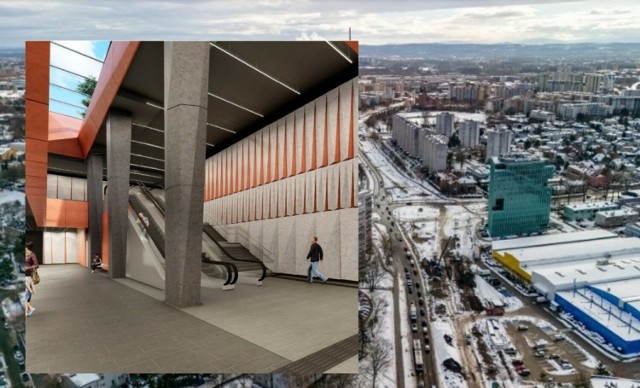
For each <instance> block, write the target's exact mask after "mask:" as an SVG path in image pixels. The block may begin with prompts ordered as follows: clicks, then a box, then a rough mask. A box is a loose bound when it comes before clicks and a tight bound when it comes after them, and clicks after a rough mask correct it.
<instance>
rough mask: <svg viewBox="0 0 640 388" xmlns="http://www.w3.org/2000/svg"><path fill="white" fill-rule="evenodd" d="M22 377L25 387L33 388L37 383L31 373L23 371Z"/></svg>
mask: <svg viewBox="0 0 640 388" xmlns="http://www.w3.org/2000/svg"><path fill="white" fill-rule="evenodd" d="M20 379H21V380H22V386H23V387H25V388H33V387H35V384H34V383H33V379H32V378H31V375H30V374H29V373H21V374H20Z"/></svg>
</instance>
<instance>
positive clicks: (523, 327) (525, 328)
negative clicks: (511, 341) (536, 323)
mask: <svg viewBox="0 0 640 388" xmlns="http://www.w3.org/2000/svg"><path fill="white" fill-rule="evenodd" d="M527 330H529V326H527V325H518V331H527Z"/></svg>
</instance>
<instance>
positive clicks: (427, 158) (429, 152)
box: [421, 135, 449, 172]
mask: <svg viewBox="0 0 640 388" xmlns="http://www.w3.org/2000/svg"><path fill="white" fill-rule="evenodd" d="M447 143H448V139H447V138H446V137H445V136H444V135H427V136H425V137H424V139H423V141H422V142H421V144H422V149H421V157H422V165H423V166H424V167H426V168H427V169H428V170H429V171H430V172H439V171H443V170H445V169H446V168H447V153H448V150H449V148H448V147H447Z"/></svg>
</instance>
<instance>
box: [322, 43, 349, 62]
mask: <svg viewBox="0 0 640 388" xmlns="http://www.w3.org/2000/svg"><path fill="white" fill-rule="evenodd" d="M325 42H327V44H328V45H329V46H331V48H333V49H334V50H336V51H337V52H338V54H340V55H341V56H342V58H344V59H346V60H347V62H349V63H353V60H352V59H351V58H349V57H348V56H346V55H345V53H343V52H342V51H340V50H339V49H338V48H337V47H336V46H335V45H334V44H333V43H331V42H329V41H328V40H325Z"/></svg>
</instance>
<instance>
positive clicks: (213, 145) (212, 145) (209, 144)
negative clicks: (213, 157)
mask: <svg viewBox="0 0 640 388" xmlns="http://www.w3.org/2000/svg"><path fill="white" fill-rule="evenodd" d="M205 144H206V145H207V146H209V147H215V146H216V145H215V144H211V143H205Z"/></svg>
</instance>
